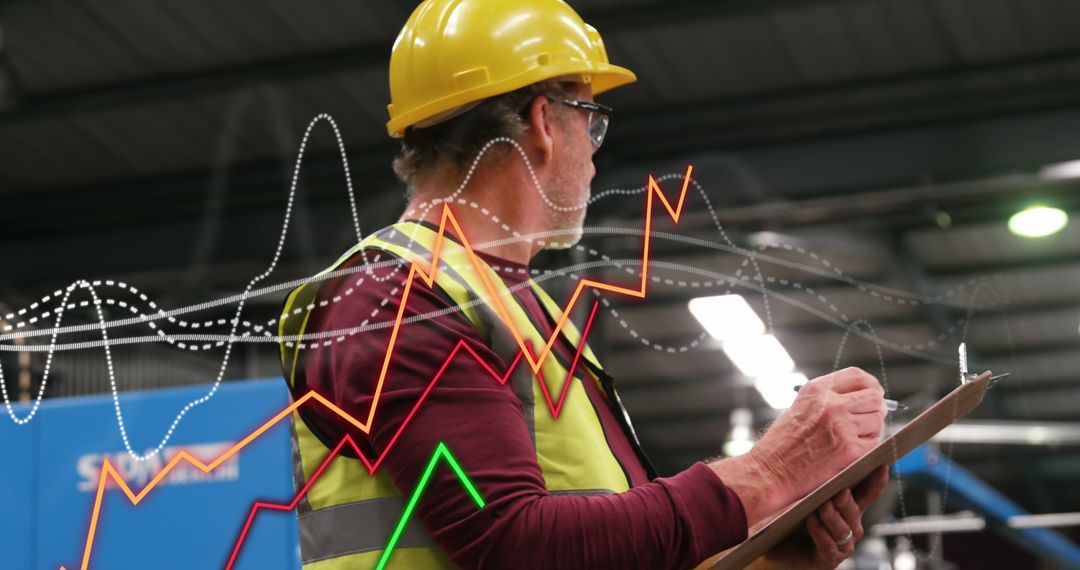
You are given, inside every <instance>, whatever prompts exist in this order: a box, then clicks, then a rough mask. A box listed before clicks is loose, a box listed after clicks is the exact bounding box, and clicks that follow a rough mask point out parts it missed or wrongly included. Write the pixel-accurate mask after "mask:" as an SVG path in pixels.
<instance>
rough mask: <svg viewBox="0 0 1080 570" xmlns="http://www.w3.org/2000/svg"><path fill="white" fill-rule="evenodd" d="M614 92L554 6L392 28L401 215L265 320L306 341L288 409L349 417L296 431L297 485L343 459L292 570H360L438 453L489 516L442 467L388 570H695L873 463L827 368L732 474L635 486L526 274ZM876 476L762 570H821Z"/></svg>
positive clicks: (581, 32)
mask: <svg viewBox="0 0 1080 570" xmlns="http://www.w3.org/2000/svg"><path fill="white" fill-rule="evenodd" d="M634 79H635V78H634V75H633V74H632V73H631V72H630V71H629V70H626V69H624V68H620V67H617V66H614V65H611V64H610V63H609V62H608V60H607V55H606V53H605V51H604V48H603V44H602V42H601V40H600V36H599V34H598V33H597V32H596V30H594V29H592V28H591V27H589V26H587V25H586V24H585V23H584V22H583V21H582V20H581V19H580V17H579V16H578V15H577V14H576V13H575V12H574V11H573V10H572V9H571V8H570V7H568V6H567V5H566V4H564V3H563V2H562V1H561V0H513V1H511V0H505V1H497V0H428V1H425V2H423V3H422V4H421V5H420V6H419V7H418V8H417V9H416V11H415V12H414V13H413V15H412V17H411V18H410V19H409V21H408V23H406V25H405V27H404V29H403V30H402V32H401V34H400V36H399V37H398V40H397V42H396V43H395V45H394V50H393V54H392V56H391V62H390V86H391V98H392V100H393V102H392V103H391V105H390V107H389V110H390V116H391V119H390V122H389V123H388V125H387V128H388V130H389V132H390V133H391V134H392V135H394V136H399V137H402V154H401V156H399V157H398V159H397V160H396V161H395V164H394V167H395V171H396V172H397V173H398V175H399V176H400V177H401V178H402V180H403V181H404V182H405V183H406V184H407V185H408V187H409V203H408V205H407V206H406V212H405V214H404V215H403V217H402V221H401V222H399V223H398V224H395V225H394V226H392V227H390V228H387V229H384V230H382V231H380V232H376V233H375V234H374V235H372V236H370V237H369V238H367V239H365V240H364V241H363V242H362V243H361V244H359V245H358V246H357V247H356V248H354V249H353V250H352V251H350V252H348V253H346V254H345V255H344V256H342V258H341V259H340V260H339V261H338V263H336V264H335V265H334V266H333V267H332V268H331V269H332V270H333V271H334V273H333V274H327V275H324V276H323V278H322V279H321V280H319V281H316V282H313V283H311V284H308V285H305V286H303V287H300V288H298V289H297V290H295V291H293V292H292V293H291V294H290V296H289V299H288V301H287V303H286V307H285V311H284V313H283V319H282V326H281V331H282V334H283V335H301V334H302V335H305V336H304V339H303V340H301V341H300V342H296V343H294V342H287V343H285V344H284V345H283V363H284V370H285V374H286V378H287V379H288V380H289V383H290V387H291V388H292V390H293V393H294V396H296V397H299V396H300V395H302V394H303V393H306V392H307V391H308V390H315V391H316V392H318V393H320V394H322V395H323V396H325V397H326V398H327V399H329V400H330V401H332V402H333V403H334V404H335V405H336V406H337V407H338V408H339V409H340V410H341V411H342V412H343V413H345V414H348V415H350V416H352V417H353V418H355V420H353V421H352V422H347V421H343V420H342V414H340V413H338V412H336V411H333V410H330V409H327V408H323V407H318V406H307V407H305V408H303V409H302V410H300V411H299V412H298V413H297V415H296V416H295V417H294V420H295V422H294V428H295V438H294V440H295V442H296V448H297V449H296V467H297V469H296V472H297V485H298V486H302V485H305V484H307V483H308V482H309V481H311V480H312V479H314V478H315V477H316V471H317V470H319V469H320V466H321V465H322V464H323V461H324V459H325V458H326V457H327V456H328V453H329V452H330V450H331V449H335V448H337V447H338V444H339V443H340V442H341V441H342V440H343V438H344V437H345V436H350V437H352V438H353V439H354V440H355V442H356V448H355V449H353V448H352V446H350V445H344V446H342V447H341V448H340V449H341V450H342V451H341V454H342V455H343V456H339V457H336V458H334V459H333V460H332V461H330V463H329V464H328V467H326V469H325V470H322V471H319V472H318V480H317V481H316V482H315V483H314V484H313V485H312V486H311V487H310V489H309V490H308V492H307V494H306V495H305V497H304V501H303V502H302V503H301V504H300V507H299V509H298V510H299V513H298V517H299V521H300V531H301V549H302V554H303V559H304V567H305V568H312V569H323V568H372V567H375V566H376V565H377V564H378V563H379V561H380V560H381V559H382V558H383V557H384V555H385V554H386V552H385V550H384V549H385V548H386V546H387V544H388V542H389V541H390V537H391V533H392V531H393V529H394V526H395V524H396V523H397V521H398V519H399V518H400V517H401V516H402V513H403V512H404V511H405V508H406V505H405V499H404V497H407V496H409V495H410V494H411V493H412V491H413V489H414V488H415V487H416V486H417V484H418V481H419V480H420V478H421V474H422V472H423V471H424V470H425V468H426V466H427V465H428V462H429V459H430V458H431V457H432V454H433V452H434V450H435V449H436V448H437V446H438V445H439V443H440V442H441V443H445V444H446V446H447V448H448V449H449V450H450V451H451V453H452V454H453V455H454V456H455V457H456V458H457V460H458V461H459V462H460V465H461V467H462V469H463V470H464V472H465V473H467V475H468V477H469V479H471V481H472V482H473V483H475V485H476V488H477V490H478V491H479V493H480V495H481V496H482V497H483V498H484V501H485V502H486V504H485V506H484V507H483V508H477V506H476V503H474V501H473V499H472V498H471V497H470V496H469V494H468V493H467V492H466V491H465V489H464V488H463V487H462V483H461V481H460V477H461V476H460V475H459V474H458V473H455V472H454V471H453V470H451V469H448V468H446V467H445V466H444V465H440V466H439V467H438V468H437V469H436V470H435V471H434V472H433V474H432V475H431V479H430V482H429V483H428V486H427V487H426V488H425V490H424V494H423V496H422V498H421V499H420V502H419V504H418V507H417V518H418V519H419V521H414V522H412V523H411V524H410V525H409V527H408V529H407V530H406V531H405V532H404V534H402V535H401V537H400V539H399V540H398V541H397V542H396V544H395V547H396V549H395V550H394V551H393V554H392V555H390V557H389V565H390V566H391V567H400V568H444V567H453V566H454V565H457V566H461V567H465V568H650V569H653V568H686V567H692V566H694V565H696V564H698V563H700V562H701V561H702V560H704V559H705V558H707V557H709V556H711V555H712V554H714V553H716V552H718V551H721V550H723V549H725V548H728V547H731V546H733V545H735V544H737V543H738V542H740V541H742V540H743V539H745V537H746V536H747V528H748V526H752V525H754V524H756V523H758V522H760V521H762V520H763V519H765V518H766V517H767V516H769V515H771V514H773V513H774V512H776V511H777V510H779V509H780V508H782V507H783V506H785V505H787V504H788V503H790V502H791V501H794V500H796V499H798V498H800V497H802V496H804V495H805V494H806V493H808V492H809V491H811V490H812V489H814V488H815V487H817V486H818V485H819V484H821V483H822V482H824V481H825V480H827V479H828V478H830V477H831V476H833V475H834V474H836V473H837V472H839V471H840V469H842V468H843V467H844V466H846V465H848V464H849V463H851V462H852V461H853V460H854V459H855V458H857V457H858V456H860V455H861V454H862V453H864V452H865V451H867V450H868V449H870V448H871V447H872V446H873V445H875V444H876V442H877V440H878V437H879V435H880V433H881V429H882V420H883V416H884V413H885V406H884V401H883V399H882V390H881V388H880V386H879V384H878V382H877V381H876V380H875V379H874V378H873V377H872V376H870V375H869V374H866V373H865V372H862V371H860V370H857V369H847V370H842V371H840V372H836V373H833V374H830V375H827V376H824V377H821V378H817V379H814V380H812V381H811V382H810V383H809V384H807V386H806V387H805V388H804V389H803V390H801V391H800V393H799V397H798V398H797V400H796V401H795V403H794V405H793V406H792V407H791V409H789V410H788V411H787V412H786V413H784V414H783V415H782V416H781V417H780V418H779V419H778V420H777V421H776V422H775V424H774V425H773V426H772V428H771V429H770V430H769V431H768V432H767V433H766V434H765V435H764V436H763V437H762V438H761V440H760V442H759V443H758V444H757V446H756V447H755V448H754V449H753V450H752V451H751V452H750V453H748V454H746V455H744V456H741V457H734V458H729V459H723V460H718V461H711V462H708V463H697V464H695V465H694V466H692V467H690V468H689V469H687V470H686V471H683V472H682V473H679V474H677V475H675V476H673V477H669V478H656V477H655V474H654V473H653V472H652V468H651V466H650V465H649V464H648V461H647V459H645V456H644V454H643V453H642V452H641V450H640V447H639V445H638V442H637V438H636V436H635V435H634V433H633V429H632V428H631V427H630V425H629V421H628V419H627V418H626V415H625V412H624V411H623V409H622V406H621V404H620V403H619V400H618V396H617V393H616V392H615V388H614V384H613V381H612V379H611V377H610V376H608V375H607V374H606V373H605V372H604V370H603V368H602V367H601V365H600V363H599V362H597V361H596V358H595V355H593V354H592V352H591V351H590V350H588V348H587V346H585V344H584V341H583V339H582V336H583V333H582V331H578V330H577V329H576V328H574V326H573V325H572V324H570V323H569V322H567V321H566V320H565V319H563V318H562V317H563V308H562V307H561V306H559V304H558V303H556V302H555V301H554V300H552V299H550V297H548V296H547V295H546V293H544V291H543V290H542V289H541V288H540V287H539V285H537V284H536V283H535V282H533V281H532V280H531V279H530V274H531V273H530V269H529V267H528V263H529V260H530V259H531V258H532V257H533V256H534V255H535V254H536V253H537V252H538V251H540V250H541V249H543V248H544V247H553V246H554V247H560V246H561V247H565V246H567V245H569V244H573V243H574V242H576V241H577V239H578V238H579V237H580V233H581V225H582V222H583V216H584V212H585V210H584V204H585V203H586V201H587V199H588V197H589V184H590V181H591V179H592V178H593V175H594V174H595V169H594V166H593V163H592V158H591V157H592V154H593V152H595V151H596V149H597V148H598V147H599V146H600V143H601V142H602V141H603V138H604V134H605V132H606V126H607V119H608V114H609V110H607V109H606V108H605V107H603V106H600V105H597V104H596V103H595V102H594V101H593V95H595V94H598V93H600V92H602V91H604V90H607V89H611V88H614V87H616V86H619V85H623V84H626V83H629V82H632V81H633V80H634ZM537 235H540V236H543V237H542V239H529V238H528V236H537ZM515 236H524V237H521V238H520V239H517V238H515ZM472 244H475V245H476V247H475V248H473V247H472ZM432 260H437V267H435V266H433V265H432ZM548 339H553V340H552V342H550V343H549V342H548ZM534 371H535V373H534ZM564 388H565V390H566V391H565V395H564V392H563V390H564ZM549 402H551V404H552V405H551V406H550V407H549V404H548V403H549ZM350 424H351V425H350ZM358 427H359V428H360V429H357V428H358ZM357 452H359V453H360V454H362V455H363V458H364V459H365V461H367V462H368V463H369V464H372V465H373V466H375V465H377V469H376V470H375V472H374V474H369V472H368V469H367V468H366V467H365V465H364V463H362V462H361V461H358V460H357V459H356V458H355V456H356V455H357ZM886 478H887V474H886V472H885V471H884V470H879V471H878V472H877V473H876V474H875V475H874V476H873V477H872V478H871V479H869V480H868V481H867V482H865V483H864V484H863V485H862V486H861V487H860V488H858V489H856V490H855V491H854V492H851V491H846V492H845V493H843V494H841V495H839V496H837V497H835V498H833V499H832V500H831V501H830V502H828V503H826V505H825V506H823V507H822V508H821V510H820V511H819V512H818V514H816V515H815V516H814V517H811V518H810V519H809V520H808V521H807V531H808V533H809V537H810V539H811V540H805V541H802V542H800V541H799V540H797V539H791V540H789V542H788V543H786V544H784V545H782V546H781V547H778V548H777V549H776V550H775V551H774V552H773V553H771V554H770V556H768V557H767V558H766V559H763V560H761V561H759V564H760V565H761V566H762V567H768V566H770V565H772V566H774V567H783V568H789V567H803V568H832V567H835V566H836V565H837V564H838V563H840V562H841V561H842V560H843V559H844V558H846V557H848V556H850V555H851V554H852V552H853V546H854V543H855V541H857V540H858V539H859V538H860V537H861V536H862V533H863V530H862V527H861V526H860V518H861V515H862V512H863V511H864V510H865V509H866V507H867V506H868V504H869V503H870V502H871V501H873V500H874V499H876V498H877V497H878V496H879V495H880V493H881V491H882V488H883V486H884V484H885V479H886ZM417 522H419V524H417Z"/></svg>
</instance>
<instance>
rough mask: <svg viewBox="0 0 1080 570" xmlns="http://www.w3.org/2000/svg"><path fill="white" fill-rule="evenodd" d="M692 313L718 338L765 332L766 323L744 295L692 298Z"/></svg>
mask: <svg viewBox="0 0 1080 570" xmlns="http://www.w3.org/2000/svg"><path fill="white" fill-rule="evenodd" d="M690 313H691V314H693V315H694V317H696V318H697V320H698V321H700V322H701V326H703V327H705V330H706V331H707V332H708V333H709V334H710V335H712V337H713V338H715V339H716V340H729V339H733V338H739V337H746V336H757V335H760V334H761V333H763V332H765V323H763V322H761V319H760V318H758V316H757V313H755V312H754V309H752V308H750V305H749V304H747V302H746V299H743V296H742V295H718V296H715V297H698V298H697V299H690Z"/></svg>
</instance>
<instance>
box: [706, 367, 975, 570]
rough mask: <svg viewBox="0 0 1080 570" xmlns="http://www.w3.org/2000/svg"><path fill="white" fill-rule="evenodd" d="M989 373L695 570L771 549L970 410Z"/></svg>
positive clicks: (737, 564)
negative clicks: (831, 502)
mask: <svg viewBox="0 0 1080 570" xmlns="http://www.w3.org/2000/svg"><path fill="white" fill-rule="evenodd" d="M990 376H991V373H990V371H989V370H988V371H986V372H983V373H982V374H980V375H978V376H977V377H975V378H972V379H971V380H970V381H969V382H966V383H964V384H961V385H960V386H959V387H958V388H956V389H955V390H953V391H952V392H950V393H949V395H947V396H945V397H944V398H942V399H941V400H938V402H937V403H935V404H934V405H932V406H930V407H929V408H927V410H926V411H924V412H923V413H921V414H919V416H918V417H916V418H915V419H913V420H911V421H910V422H908V424H907V425H905V426H904V427H903V428H901V429H900V430H898V431H897V432H895V433H894V434H893V435H891V436H890V437H889V438H888V439H886V440H885V441H882V442H881V443H879V444H878V446H877V447H875V448H874V449H871V450H870V451H868V452H866V454H864V455H863V456H862V457H860V458H859V459H856V460H855V462H854V463H852V464H851V465H849V466H848V467H847V468H845V469H844V470H843V471H841V472H840V473H838V474H837V475H836V476H835V477H833V478H832V479H829V480H828V481H826V482H825V483H823V484H822V485H821V486H820V487H818V488H817V489H815V490H814V491H812V492H811V493H810V494H809V495H807V496H806V497H804V498H803V499H802V500H799V501H796V502H794V503H792V504H791V505H790V506H789V507H787V508H786V509H784V510H783V511H781V512H780V513H779V514H778V515H776V516H774V517H773V518H772V519H771V520H769V521H768V522H766V523H764V524H762V525H759V527H758V528H756V529H751V534H750V537H749V538H747V539H746V540H745V541H743V542H742V543H740V544H739V545H738V546H734V547H732V548H729V549H727V550H725V551H723V552H721V553H719V554H716V555H715V556H713V557H711V558H709V559H707V560H705V561H704V562H702V563H701V564H700V565H698V566H697V570H706V569H713V570H727V569H735V568H745V567H746V566H749V565H750V564H751V563H752V562H754V561H755V560H757V559H758V558H761V557H762V556H764V555H765V553H767V552H768V551H769V550H772V548H773V547H775V546H776V545H777V544H779V543H780V542H781V541H782V540H784V538H786V537H787V536H788V535H789V534H791V533H792V531H794V530H796V529H797V528H799V527H801V526H802V525H803V524H804V523H805V521H806V519H807V518H808V517H809V516H810V515H811V514H813V513H814V512H815V511H817V509H818V507H820V506H821V505H823V504H825V501H827V500H829V499H831V498H832V497H834V496H836V495H837V494H838V493H840V492H841V491H843V490H844V489H850V488H852V487H854V486H856V485H858V484H859V482H861V481H862V480H863V479H865V478H866V477H867V476H868V475H870V473H872V472H873V471H874V469H877V468H878V467H880V466H881V465H885V464H891V463H894V462H895V461H896V460H897V459H899V458H900V457H903V456H904V455H906V454H907V453H908V452H909V451H911V450H912V449H915V448H916V447H918V446H919V445H921V444H923V443H925V442H926V441H927V440H929V439H930V438H931V437H933V436H934V435H935V434H937V433H938V432H939V431H941V430H943V429H945V427H946V426H948V425H949V424H951V423H953V422H954V421H956V420H957V419H959V418H962V417H964V416H966V415H968V414H969V413H971V411H972V410H974V409H975V408H977V407H978V406H979V404H980V403H982V400H983V396H984V395H986V389H987V388H988V387H989V386H990Z"/></svg>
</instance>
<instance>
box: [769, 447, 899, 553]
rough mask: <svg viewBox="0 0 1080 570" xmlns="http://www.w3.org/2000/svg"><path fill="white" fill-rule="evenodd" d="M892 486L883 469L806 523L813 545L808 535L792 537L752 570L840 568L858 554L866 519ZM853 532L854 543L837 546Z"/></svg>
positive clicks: (885, 467)
mask: <svg viewBox="0 0 1080 570" xmlns="http://www.w3.org/2000/svg"><path fill="white" fill-rule="evenodd" d="M888 482H889V468H888V466H885V465H882V466H881V467H879V468H878V469H877V470H876V471H874V472H873V473H871V474H870V476H869V477H867V478H866V479H865V480H864V481H863V482H862V483H860V484H859V485H858V486H856V487H855V490H854V492H853V491H852V490H850V489H845V490H844V491H843V492H842V493H840V494H839V495H837V496H835V497H833V498H832V499H830V500H828V501H826V502H825V504H824V505H822V506H821V507H820V508H819V509H818V511H817V512H816V513H814V514H813V515H811V516H810V518H808V519H806V530H807V533H808V534H809V535H810V540H809V541H808V540H806V536H804V535H801V534H795V535H792V536H790V537H788V538H787V539H786V540H785V541H784V542H781V543H780V544H779V545H777V547H776V548H774V549H773V550H771V551H770V552H769V553H768V554H766V555H765V556H764V557H762V558H761V559H760V560H758V561H757V562H755V563H754V565H753V566H752V568H754V569H755V570H772V569H777V570H779V569H781V568H802V569H805V570H831V569H833V568H836V567H837V566H839V565H840V563H841V562H843V561H844V560H845V559H847V558H849V557H851V555H852V554H854V553H855V543H856V542H858V541H859V539H861V538H862V537H863V527H862V515H863V513H864V512H866V509H867V508H869V507H870V505H871V504H873V502H874V501H876V500H877V499H878V498H879V497H880V496H881V493H882V492H883V491H884V490H885V484H886V483H888ZM849 531H850V532H851V533H852V534H851V539H850V540H848V541H847V543H845V544H843V545H837V542H839V541H841V540H842V539H844V537H846V536H847V534H848V532H849Z"/></svg>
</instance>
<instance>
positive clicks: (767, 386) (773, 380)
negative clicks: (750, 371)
mask: <svg viewBox="0 0 1080 570" xmlns="http://www.w3.org/2000/svg"><path fill="white" fill-rule="evenodd" d="M807 382H808V379H807V378H806V374H803V373H801V372H791V373H788V374H772V375H768V376H758V377H757V378H754V387H755V388H757V391H758V392H761V397H762V398H765V402H766V403H767V404H769V405H770V406H772V407H773V408H775V409H777V410H783V409H785V408H790V407H791V404H792V403H793V402H794V401H795V396H797V395H798V393H797V392H796V391H795V387H796V386H802V385H803V384H806V383H807Z"/></svg>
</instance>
